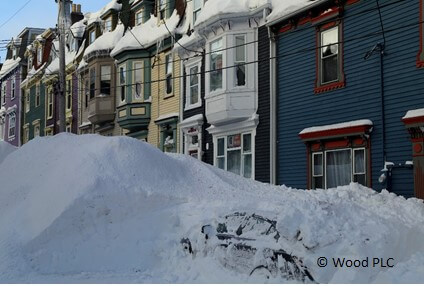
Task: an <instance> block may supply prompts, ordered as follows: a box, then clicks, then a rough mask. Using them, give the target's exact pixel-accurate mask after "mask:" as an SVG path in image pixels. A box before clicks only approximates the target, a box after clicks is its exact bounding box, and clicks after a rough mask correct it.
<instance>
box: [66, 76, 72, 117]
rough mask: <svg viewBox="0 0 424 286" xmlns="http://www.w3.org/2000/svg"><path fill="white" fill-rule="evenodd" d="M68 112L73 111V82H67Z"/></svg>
mask: <svg viewBox="0 0 424 286" xmlns="http://www.w3.org/2000/svg"><path fill="white" fill-rule="evenodd" d="M66 87H67V88H66V110H67V111H69V110H71V109H72V80H70V79H68V80H66Z"/></svg>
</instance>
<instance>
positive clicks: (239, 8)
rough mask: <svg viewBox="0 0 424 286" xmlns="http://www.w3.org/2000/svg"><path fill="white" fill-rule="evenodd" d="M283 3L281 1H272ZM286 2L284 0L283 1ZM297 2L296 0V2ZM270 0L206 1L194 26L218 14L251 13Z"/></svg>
mask: <svg viewBox="0 0 424 286" xmlns="http://www.w3.org/2000/svg"><path fill="white" fill-rule="evenodd" d="M274 1H279V2H283V1H282V0H274ZM284 1H286V0H284ZM296 1H298V0H296ZM269 3H270V0H231V1H228V0H212V1H207V2H206V3H205V5H204V7H203V8H202V10H201V12H200V13H199V16H198V17H197V19H196V22H195V23H194V25H195V26H196V25H199V24H201V23H204V22H206V21H208V20H209V19H211V18H213V17H214V16H216V15H219V14H229V13H233V14H234V13H243V12H250V11H253V10H255V9H257V8H259V7H261V6H263V5H266V4H269Z"/></svg>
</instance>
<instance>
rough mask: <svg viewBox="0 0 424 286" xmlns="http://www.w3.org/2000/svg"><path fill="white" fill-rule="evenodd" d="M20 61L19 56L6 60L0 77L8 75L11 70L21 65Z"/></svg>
mask: <svg viewBox="0 0 424 286" xmlns="http://www.w3.org/2000/svg"><path fill="white" fill-rule="evenodd" d="M20 62H21V58H20V57H17V58H16V59H15V60H14V59H8V60H6V61H4V63H3V66H2V67H1V70H0V78H2V77H3V76H5V75H7V74H8V73H9V72H10V71H12V70H13V69H14V68H16V67H17V66H18V65H19V63H20Z"/></svg>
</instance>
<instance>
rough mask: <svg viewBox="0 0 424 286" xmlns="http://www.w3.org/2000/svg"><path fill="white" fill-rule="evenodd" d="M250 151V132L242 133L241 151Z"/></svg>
mask: <svg viewBox="0 0 424 286" xmlns="http://www.w3.org/2000/svg"><path fill="white" fill-rule="evenodd" d="M250 152H252V134H244V135H243V153H250Z"/></svg>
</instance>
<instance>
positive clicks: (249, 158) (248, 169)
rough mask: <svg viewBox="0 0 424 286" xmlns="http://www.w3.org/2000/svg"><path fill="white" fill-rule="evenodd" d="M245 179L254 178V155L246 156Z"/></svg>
mask: <svg viewBox="0 0 424 286" xmlns="http://www.w3.org/2000/svg"><path fill="white" fill-rule="evenodd" d="M243 175H244V177H245V178H251V177H252V154H249V155H244V174H243Z"/></svg>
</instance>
